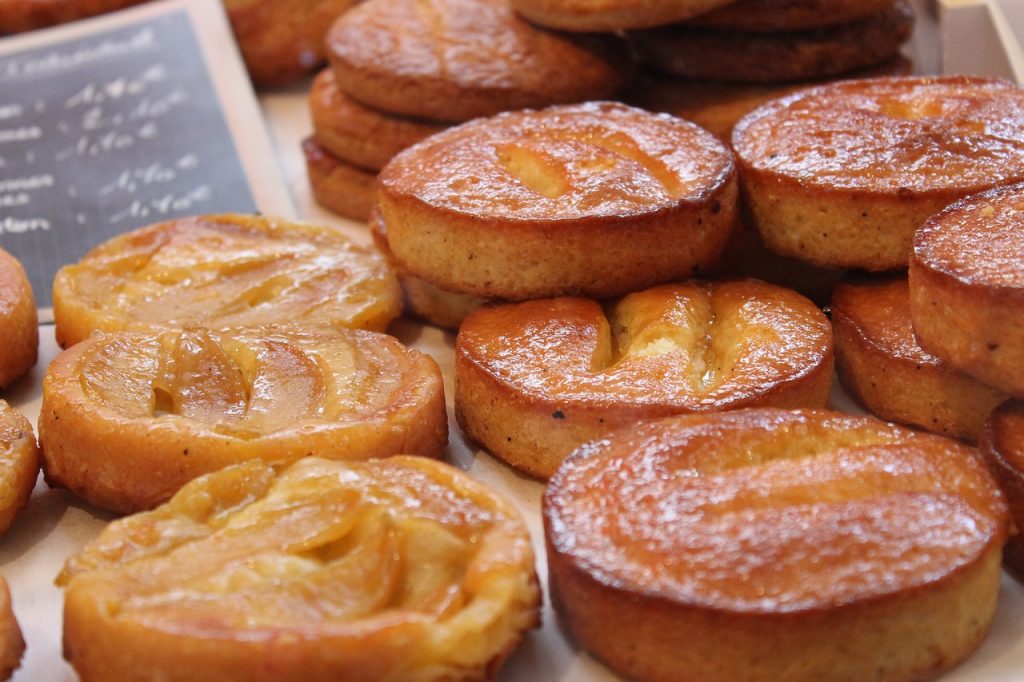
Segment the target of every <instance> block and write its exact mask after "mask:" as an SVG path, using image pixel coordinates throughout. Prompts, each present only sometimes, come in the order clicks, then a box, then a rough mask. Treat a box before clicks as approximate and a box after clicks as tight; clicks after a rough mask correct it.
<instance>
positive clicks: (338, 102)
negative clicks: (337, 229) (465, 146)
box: [309, 69, 444, 170]
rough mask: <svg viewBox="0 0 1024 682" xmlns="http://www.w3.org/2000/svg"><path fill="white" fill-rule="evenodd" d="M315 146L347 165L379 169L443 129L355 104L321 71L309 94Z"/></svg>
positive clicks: (325, 70)
mask: <svg viewBox="0 0 1024 682" xmlns="http://www.w3.org/2000/svg"><path fill="white" fill-rule="evenodd" d="M309 112H310V115H311V116H312V118H313V137H314V138H315V140H316V143H317V144H318V145H320V146H321V147H323V148H324V149H325V150H327V151H328V152H330V153H331V154H332V155H334V156H335V157H337V158H338V159H339V160H341V161H344V162H346V163H348V164H351V165H354V166H359V167H360V168H365V169H368V170H380V169H381V168H383V167H384V164H386V163H387V162H388V161H390V160H391V157H393V156H394V155H395V154H397V153H398V152H400V151H402V150H403V149H405V148H406V147H411V146H412V145H414V144H416V143H417V142H419V141H420V140H422V139H424V138H426V137H430V136H431V135H433V134H434V133H439V132H441V131H442V130H444V126H441V125H437V124H435V123H429V122H427V121H419V120H416V119H411V118H402V117H398V116H392V115H389V114H384V113H381V112H379V111H375V110H373V109H369V108H367V107H364V106H363V105H361V104H359V103H358V102H356V101H355V100H353V99H352V98H351V97H347V96H346V95H345V94H344V93H343V92H342V91H341V90H339V89H338V86H337V83H336V82H335V80H334V72H333V71H331V70H330V69H324V70H323V71H321V72H320V74H319V75H318V76H317V77H316V78H315V79H313V89H312V90H311V91H310V93H309Z"/></svg>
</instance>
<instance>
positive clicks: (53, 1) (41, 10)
mask: <svg viewBox="0 0 1024 682" xmlns="http://www.w3.org/2000/svg"><path fill="white" fill-rule="evenodd" d="M145 1H146V0H0V35H3V34H4V33H22V32H24V31H34V30H35V29H37V28H46V27H47V26H54V25H56V24H64V23H67V22H69V21H77V20H78V19H85V18H86V17H92V16H95V15H97V14H106V13H107V12H113V11H114V10H119V9H122V8H124V7H129V6H131V5H138V4H139V3H141V2H145Z"/></svg>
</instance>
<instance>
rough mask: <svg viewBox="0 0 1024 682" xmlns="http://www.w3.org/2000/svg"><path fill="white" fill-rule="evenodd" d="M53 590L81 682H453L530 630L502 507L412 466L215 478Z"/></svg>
mask: <svg viewBox="0 0 1024 682" xmlns="http://www.w3.org/2000/svg"><path fill="white" fill-rule="evenodd" d="M58 582H59V583H61V584H63V585H64V586H65V587H66V594H65V600H64V655H65V657H66V658H67V659H68V660H69V661H70V663H71V665H72V666H73V667H74V668H75V670H76V671H77V672H78V673H79V675H81V677H82V679H84V680H95V681H100V680H129V679H139V675H140V674H142V673H143V672H144V673H145V678H146V679H160V680H163V681H164V682H192V681H193V680H218V681H219V682H271V681H272V682H327V681H328V680H330V681H334V680H348V681H351V682H371V681H374V680H403V681H406V682H435V681H436V682H441V681H442V680H443V681H445V682H455V681H466V682H468V681H470V680H483V679H488V678H489V677H490V676H491V675H492V674H493V673H494V672H495V671H496V670H497V669H498V668H499V667H500V665H501V663H502V661H503V660H504V659H505V657H506V656H507V655H508V654H509V653H510V652H511V651H512V650H513V649H514V648H515V647H516V646H517V645H518V644H519V642H520V641H521V640H522V638H523V635H524V633H525V632H526V631H527V630H529V629H531V628H534V627H536V626H537V625H538V624H539V607H540V604H539V602H540V589H539V587H538V585H537V576H536V574H535V572H534V567H533V551H532V549H531V547H530V538H529V535H528V534H527V531H526V526H525V524H524V523H523V520H522V518H521V517H520V515H519V513H518V512H517V511H516V509H515V507H514V506H513V505H512V504H511V503H510V502H508V501H506V500H505V499H503V498H502V497H500V496H499V495H498V494H497V493H495V492H493V491H491V490H489V489H487V488H485V487H484V486H483V485H481V484H479V483H477V482H476V481H474V480H473V479H472V478H470V477H469V476H467V475H466V474H463V473H462V472H460V471H458V470H457V469H455V468H453V467H450V466H448V465H445V464H442V463H440V462H434V461H430V460H424V459H421V458H417V457H404V456H402V457H395V458H391V459H387V460H378V461H374V462H366V463H346V462H334V461H328V460H322V459H315V458H313V459H306V460H303V461H301V462H298V463H296V464H294V465H293V466H291V467H290V468H288V469H286V470H285V471H283V472H282V473H280V474H275V472H274V470H273V469H272V468H270V467H268V466H265V465H263V464H262V463H259V462H247V463H245V464H240V465H236V466H232V467H228V468H226V469H223V470H221V471H218V472H216V473H213V474H210V475H208V476H203V477H201V478H199V479H196V480H195V481H193V482H192V483H190V484H188V485H187V486H186V487H185V488H183V489H182V490H181V491H180V492H179V493H178V494H177V495H175V496H174V498H172V499H171V501H170V502H168V503H167V504H166V505H164V506H162V507H160V508H158V509H156V510H154V511H152V512H149V513H145V514H138V515H136V516H130V517H127V518H124V519H121V520H119V521H115V522H114V523H111V524H110V525H109V526H107V528H106V529H105V530H104V531H103V533H102V534H101V535H100V536H99V537H98V538H97V539H96V540H95V541H93V542H92V543H91V544H90V545H88V546H87V547H86V548H85V550H84V551H82V552H81V553H80V554H78V555H77V556H74V557H72V558H71V559H70V560H69V561H68V563H67V565H66V566H65V569H64V571H63V572H62V573H61V576H60V577H59V579H58Z"/></svg>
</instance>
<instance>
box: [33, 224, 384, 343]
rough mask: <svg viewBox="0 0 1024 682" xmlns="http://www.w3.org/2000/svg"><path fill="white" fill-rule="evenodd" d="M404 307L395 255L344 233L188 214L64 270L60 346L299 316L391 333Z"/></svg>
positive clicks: (58, 308) (56, 302) (57, 293)
mask: <svg viewBox="0 0 1024 682" xmlns="http://www.w3.org/2000/svg"><path fill="white" fill-rule="evenodd" d="M401 310H402V301H401V291H400V290H399V288H398V282H397V280H396V279H395V275H394V272H393V271H392V269H391V267H390V266H389V265H388V263H387V260H386V259H385V258H384V257H383V256H382V255H381V254H380V253H378V252H377V251H376V250H373V249H366V248H364V247H361V246H358V245H356V244H354V243H353V242H351V241H349V240H348V239H347V238H346V237H345V236H344V235H342V234H341V233H339V232H338V231H336V230H334V229H332V228H328V227H317V226H312V225H303V224H299V223H290V222H285V221H283V220H273V219H269V218H264V217H261V216H242V215H215V216H197V217H195V218H181V219H178V220H172V221H169V222H166V223H159V224H157V225H152V226H150V227H145V228H142V229H140V230H136V231H134V232H129V233H127V234H125V235H120V236H118V237H115V238H113V239H111V240H109V241H107V242H105V243H104V244H101V245H99V246H97V247H96V248H94V249H93V250H92V251H90V252H89V253H87V254H86V255H85V257H84V258H82V260H80V261H79V262H78V263H77V264H74V265H67V266H64V267H63V268H61V269H60V271H58V273H57V277H56V278H55V279H54V285H53V312H54V319H55V321H56V325H57V329H56V335H57V342H58V343H59V344H60V345H61V346H62V347H65V348H66V347H68V346H70V345H73V344H75V343H78V342H79V341H81V340H83V339H85V338H87V337H88V336H89V334H91V333H92V332H93V331H96V330H102V331H119V330H123V329H131V330H165V329H183V328H186V327H206V328H210V329H230V328H240V327H250V326H258V325H262V324H271V323H275V322H279V321H285V320H287V321H290V322H296V323H302V324H310V325H331V326H337V327H351V328H359V329H374V330H383V329H385V328H387V326H388V324H390V322H391V321H392V320H393V319H395V318H396V317H398V315H399V314H400V313H401Z"/></svg>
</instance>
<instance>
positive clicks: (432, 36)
mask: <svg viewBox="0 0 1024 682" xmlns="http://www.w3.org/2000/svg"><path fill="white" fill-rule="evenodd" d="M327 49H328V52H329V55H330V61H331V65H332V67H333V68H334V74H335V77H336V78H337V82H338V87H339V88H341V89H342V90H343V91H344V92H345V93H346V94H347V95H348V96H349V97H351V98H352V99H355V100H358V101H359V102H362V103H363V104H366V105H367V106H370V107H373V108H376V109H380V110H382V111H386V112H389V113H393V114H401V115H404V116H416V117H421V118H429V119H433V120H437V121H467V120H469V119H471V118H476V117H478V116H489V115H492V114H497V113H499V112H502V111H508V110H510V109H521V108H524V107H542V106H546V105H549V104H558V103H562V102H582V101H585V100H594V99H605V98H607V97H610V96H611V95H612V94H614V93H615V91H616V90H618V89H619V87H620V86H621V85H622V84H623V83H624V82H625V78H626V75H627V71H628V69H627V68H626V63H627V58H626V53H627V50H626V47H625V45H624V44H622V43H621V41H618V40H617V39H615V38H613V37H611V36H586V37H574V36H565V35H560V34H557V33H552V32H550V31H545V30H542V29H539V28H537V27H535V26H533V25H532V24H530V23H528V22H526V21H524V20H523V19H521V18H520V17H519V16H518V15H516V13H515V12H514V11H513V10H512V8H511V7H510V6H509V3H508V0H428V1H426V2H424V1H422V0H368V1H367V2H364V3H362V4H361V5H359V6H358V7H356V8H355V9H353V10H352V11H350V12H348V13H346V14H345V15H344V16H343V17H341V18H340V19H339V20H338V21H336V22H335V24H334V26H332V27H331V31H330V33H329V34H328V36H327Z"/></svg>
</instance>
